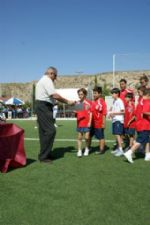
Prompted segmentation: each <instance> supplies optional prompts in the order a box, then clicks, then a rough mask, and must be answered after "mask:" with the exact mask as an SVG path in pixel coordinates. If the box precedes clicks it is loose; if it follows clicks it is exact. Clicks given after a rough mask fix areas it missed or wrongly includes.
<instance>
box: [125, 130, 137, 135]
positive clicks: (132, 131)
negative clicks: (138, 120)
mask: <svg viewBox="0 0 150 225" xmlns="http://www.w3.org/2000/svg"><path fill="white" fill-rule="evenodd" d="M124 132H125V134H126V135H129V136H134V135H135V129H134V128H124Z"/></svg>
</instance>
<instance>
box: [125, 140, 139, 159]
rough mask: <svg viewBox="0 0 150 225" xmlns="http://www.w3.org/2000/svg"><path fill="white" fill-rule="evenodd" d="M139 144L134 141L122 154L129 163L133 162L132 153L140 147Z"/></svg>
mask: <svg viewBox="0 0 150 225" xmlns="http://www.w3.org/2000/svg"><path fill="white" fill-rule="evenodd" d="M140 145H141V144H140V143H138V142H136V141H134V144H133V145H132V147H131V148H130V149H129V150H128V151H127V152H126V153H125V154H124V156H125V157H126V159H127V160H128V161H129V162H130V163H133V159H132V155H133V153H134V152H135V151H136V150H137V149H138V148H139V147H140Z"/></svg>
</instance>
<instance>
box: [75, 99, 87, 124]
mask: <svg viewBox="0 0 150 225" xmlns="http://www.w3.org/2000/svg"><path fill="white" fill-rule="evenodd" d="M79 103H81V102H80V101H79ZM83 107H84V109H83V110H81V111H77V112H76V117H77V127H78V128H79V127H88V126H89V125H88V124H89V121H90V114H91V102H90V101H88V100H86V99H85V100H84V101H83Z"/></svg>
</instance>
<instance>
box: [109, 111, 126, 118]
mask: <svg viewBox="0 0 150 225" xmlns="http://www.w3.org/2000/svg"><path fill="white" fill-rule="evenodd" d="M124 113H125V112H124V110H121V111H120V112H110V113H109V115H110V116H111V117H113V116H119V115H124Z"/></svg>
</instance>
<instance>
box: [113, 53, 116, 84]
mask: <svg viewBox="0 0 150 225" xmlns="http://www.w3.org/2000/svg"><path fill="white" fill-rule="evenodd" d="M115 63H116V55H115V54H113V88H114V87H115V70H116V68H115Z"/></svg>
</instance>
